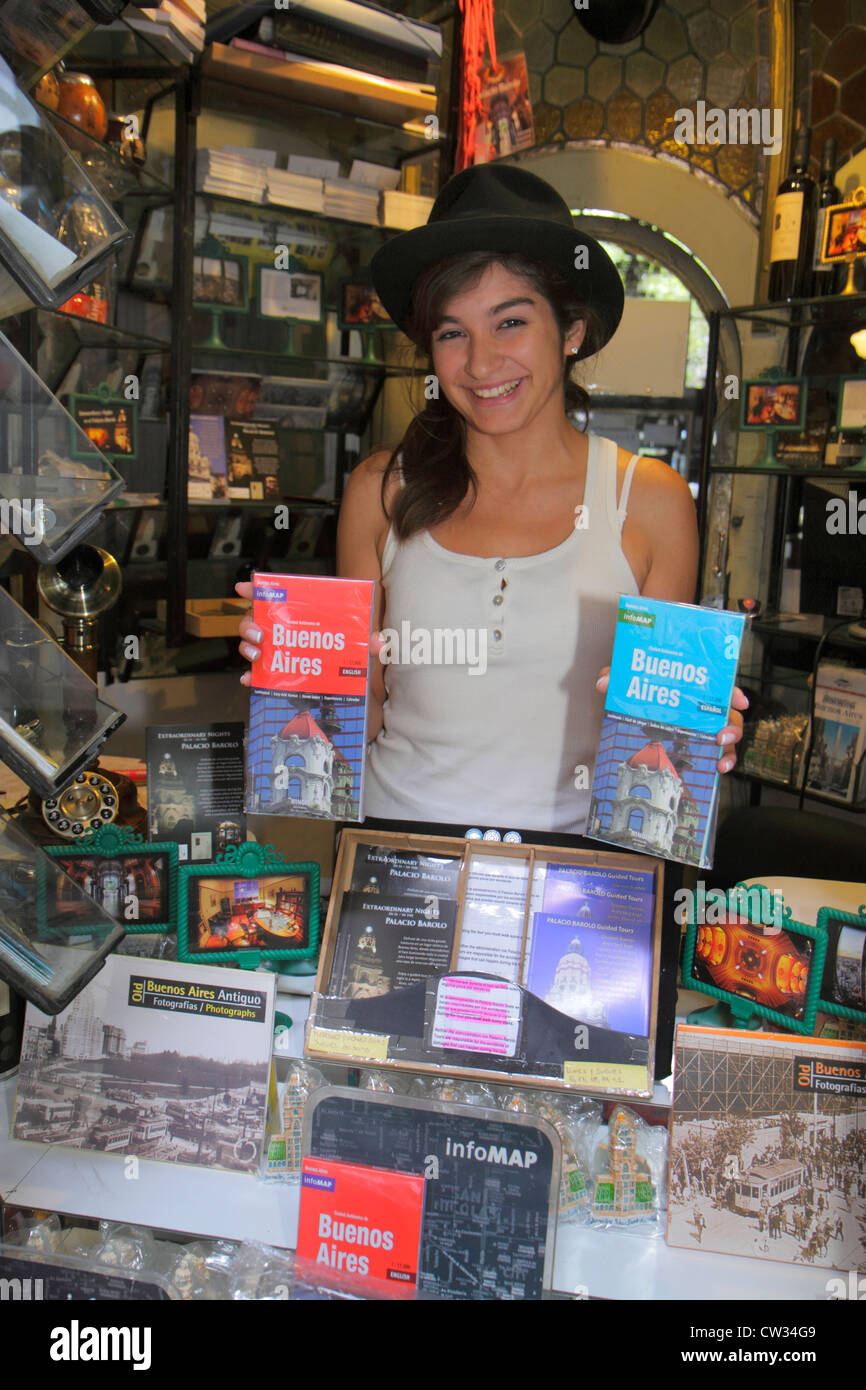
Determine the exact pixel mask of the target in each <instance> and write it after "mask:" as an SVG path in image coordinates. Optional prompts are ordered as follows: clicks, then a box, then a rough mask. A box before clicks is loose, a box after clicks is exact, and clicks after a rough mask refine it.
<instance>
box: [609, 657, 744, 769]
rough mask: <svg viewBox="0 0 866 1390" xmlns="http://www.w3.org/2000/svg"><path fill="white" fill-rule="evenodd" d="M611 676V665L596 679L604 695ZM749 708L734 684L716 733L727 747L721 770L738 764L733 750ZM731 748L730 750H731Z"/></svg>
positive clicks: (720, 741) (717, 737) (741, 731)
mask: <svg viewBox="0 0 866 1390" xmlns="http://www.w3.org/2000/svg"><path fill="white" fill-rule="evenodd" d="M609 678H610V667H609V666H605V667H603V668H602V670H601V671H600V672H599V677H598V680H597V681H596V689H597V690H599V691H601V693H602V695H606V694H607V686H608V680H609ZM748 708H749V701H748V698H747V696H745V695H744V694H743V692H742V690H741V689H740V687H739V686H738V685H735V686H734V693H733V695H732V696H731V708H730V710H729V711H728V722H727V724H726V725H725V727H724V728H723V729H720V730H719V732H718V733H717V734H716V743H721V744H723V745H724V747H725V756H724V757H723V758H720V759H719V761H718V764H717V766H718V769H719V772H730V770H731V768H732V767H734V765H735V764H736V761H737V758H736V754H735V753H734V752H733V749H734V747H735V746H736V744H738V743H739V741H740V739H741V738H742V737H743V716H742V713H741V711H742V710H747V709H748ZM729 750H730V751H729Z"/></svg>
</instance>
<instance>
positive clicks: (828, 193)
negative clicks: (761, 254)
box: [812, 136, 842, 295]
mask: <svg viewBox="0 0 866 1390" xmlns="http://www.w3.org/2000/svg"><path fill="white" fill-rule="evenodd" d="M835 170H836V141H835V140H834V139H833V137H832V136H829V137H828V138H827V139H826V140H825V141H824V148H823V150H822V151H821V182H820V183H819V185H818V207H817V213H816V217H815V249H814V252H813V255H812V294H813V295H824V294H838V293H839V291H840V289H841V288H842V286H841V283H840V281H841V278H842V275H841V271H842V267H841V266H839V265H827V264H822V262H821V250H822V248H823V244H824V229H825V226H826V221H827V208H829V207H832V206H833V204H834V203H841V201H842V194H841V193H840V192H839V189H838V188H837V186H836V184H835V183H834V181H833V178H834V174H835Z"/></svg>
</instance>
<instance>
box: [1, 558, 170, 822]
mask: <svg viewBox="0 0 866 1390" xmlns="http://www.w3.org/2000/svg"><path fill="white" fill-rule="evenodd" d="M122 582H123V581H122V576H121V572H120V567H119V565H118V563H117V561H116V560H115V559H114V557H113V556H112V555H109V553H108V551H106V550H102V549H100V548H99V547H98V546H94V545H86V544H85V545H79V546H76V547H75V549H74V550H72V551H70V553H69V554H68V555H66V556H65V557H64V558H63V559H62V560H60V561H59V562H58V563H57V564H54V565H41V566H40V568H39V573H38V576H37V587H38V589H39V593H40V596H41V597H42V599H43V600H44V602H45V603H46V604H47V606H48V607H49V608H50V609H52V611H53V612H55V613H58V614H59V615H60V617H61V618H62V619H63V640H62V646H63V648H64V650H65V651H66V652H67V653H68V655H69V656H71V657H72V659H73V660H74V661H75V662H77V664H78V665H79V666H80V667H81V669H82V670H83V671H84V672H85V673H86V674H87V675H88V676H89V677H90V678H91V680H93V681H95V680H96V677H97V663H98V649H99V635H98V627H99V619H100V618H101V617H102V615H103V614H104V613H106V612H107V611H108V610H109V608H111V607H112V606H113V605H114V604H115V603H116V602H117V599H118V597H119V595H120V590H121V586H122ZM19 820H20V823H21V825H22V827H23V828H24V829H25V830H26V831H27V832H28V833H29V834H30V835H31V836H32V837H33V839H35V840H37V841H39V842H40V843H44V842H45V841H50V840H58V839H59V840H74V839H76V838H77V837H78V836H79V835H83V834H85V833H86V832H87V831H91V830H97V829H99V827H100V826H103V825H111V824H116V825H128V826H131V827H132V828H133V829H134V830H136V831H139V832H143V831H144V829H145V820H146V812H145V811H144V809H143V808H142V807H141V806H140V805H139V803H138V795H137V792H136V788H135V784H134V783H133V782H132V781H131V780H130V779H129V778H128V777H126V776H124V774H123V773H119V772H108V771H106V770H104V769H102V768H100V766H99V764H98V763H94V764H93V765H91V766H90V767H87V768H83V769H82V770H81V771H80V772H79V773H78V774H77V775H76V777H75V779H74V780H73V781H72V782H71V783H70V784H69V785H68V786H66V787H65V788H63V790H61V791H58V792H56V793H55V794H54V795H52V796H49V797H40V795H39V794H38V792H35V791H31V792H30V794H29V796H28V798H27V803H26V806H25V808H24V809H23V810H22V811H21V812H20V813H19Z"/></svg>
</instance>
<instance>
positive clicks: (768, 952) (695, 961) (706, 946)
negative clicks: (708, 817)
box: [682, 884, 827, 1033]
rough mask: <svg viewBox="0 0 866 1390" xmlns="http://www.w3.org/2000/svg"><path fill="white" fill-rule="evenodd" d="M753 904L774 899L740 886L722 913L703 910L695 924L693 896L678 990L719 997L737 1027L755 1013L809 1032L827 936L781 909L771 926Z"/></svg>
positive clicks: (754, 888)
mask: <svg viewBox="0 0 866 1390" xmlns="http://www.w3.org/2000/svg"><path fill="white" fill-rule="evenodd" d="M756 900H757V903H762V902H771V901H773V897H772V894H771V893H770V890H769V889H768V888H765V887H764V886H763V884H749V885H748V887H746V886H745V885H744V884H738V885H737V887H736V888H733V889H731V890H730V891H729V892H728V894H727V904H726V906H725V907H724V908H720V909H719V910H715V909H713V908H708V910H707V912H706V918H705V920H704V921H700V920H698V910H697V901H696V895H692V900H691V907H690V912H689V920H688V924H687V926H686V941H685V948H684V952H683V971H682V978H683V987H684V988H685V989H694V990H698V991H699V992H701V993H703V994H710V995H712V997H713V998H714V999H718V1000H721V1002H722V1003H724V1004H726V1005H727V1006H728V1008H729V1009H730V1011H731V1013H732V1014H733V1016H734V1022H735V1025H736V1026H737V1027H739V1028H748V1027H749V1026H750V1024H751V1022H752V1020H754V1018H755V1016H756V1015H757V1017H758V1018H766V1019H769V1021H770V1022H771V1023H775V1024H778V1025H779V1026H780V1027H782V1028H787V1029H790V1030H791V1031H792V1032H794V1033H812V1032H813V1031H814V1027H815V1015H816V1013H817V1011H818V995H819V993H820V991H821V980H822V976H823V972H824V960H825V957H826V954H827V936H826V933H825V932H824V931H823V930H821V928H820V927H811V926H807V925H806V923H804V922H795V921H793V919H792V914H791V909H790V908H789V907H785V906H784V905H782V906H781V910H778V909H777V910H776V911H775V912H774V914H773V915H774V919H775V920H774V921H773V922H772V923H767V922H763V921H762V920H761V915H760V911H759V910H758V909H757V907H756ZM701 915H703V913H702V914H701ZM780 918H781V921H780V920H779V919H780Z"/></svg>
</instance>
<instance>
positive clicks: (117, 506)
mask: <svg viewBox="0 0 866 1390" xmlns="http://www.w3.org/2000/svg"><path fill="white" fill-rule="evenodd" d="M186 505H187V509H188V510H189V511H229V512H230V511H236V510H237V511H260V512H272V511H273V510H274V508H275V507H278V506H286V507H289V508H291V509H292V510H293V511H296V512H301V511H307V512H315V511H329V510H333V508H335V507H339V505H340V503H339V502H338V501H336V500H335V499H332V498H329V497H279V498H273V497H271V498H268V500H267V502H265V501H261V502H260V501H250V500H249V499H247V498H243V497H241V498H233V497H222V498H217V499H214V500H213V501H210V502H199V501H188V502H187V504H186ZM170 506H171V503H170V502H167V501H163V502H130V501H127V500H126V498H124V497H123V496H121V497H117V498H115V500H114V502H112V504H111V506H110V507H107V508H106V511H109V512H160V511H162V512H164V511H165V510H166V509H167V508H168V507H170ZM235 558H237V557H235Z"/></svg>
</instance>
